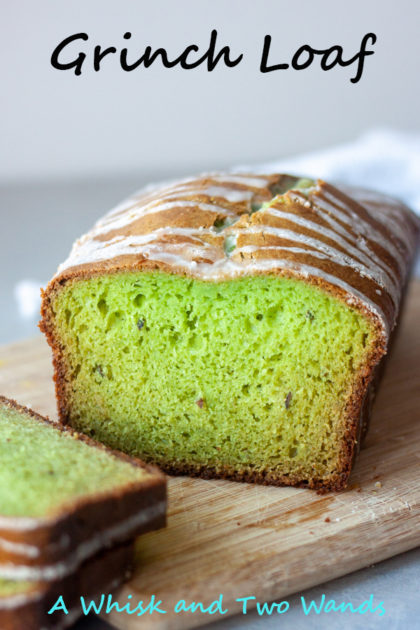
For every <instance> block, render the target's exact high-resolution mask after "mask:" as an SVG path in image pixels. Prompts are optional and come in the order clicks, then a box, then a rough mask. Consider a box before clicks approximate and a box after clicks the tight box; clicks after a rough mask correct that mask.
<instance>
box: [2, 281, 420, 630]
mask: <svg viewBox="0 0 420 630" xmlns="http://www.w3.org/2000/svg"><path fill="white" fill-rule="evenodd" d="M419 321H420V283H413V284H412V285H411V288H410V291H409V295H408V297H407V303H406V312H405V314H404V317H403V319H402V322H401V327H400V332H399V336H398V338H397V340H396V343H395V346H394V348H393V354H392V356H391V358H390V361H389V362H388V366H387V371H386V374H385V378H384V381H383V383H382V386H381V390H380V393H379V396H378V399H377V401H376V404H375V410H374V415H373V420H372V425H371V429H370V432H369V434H368V437H367V440H366V442H365V445H364V448H363V450H362V453H361V454H360V457H359V459H358V462H357V465H356V468H355V471H354V473H353V475H352V477H351V484H350V489H348V490H347V491H345V492H341V493H339V494H332V495H326V496H319V495H317V494H316V493H314V492H312V491H309V490H299V489H293V488H270V487H267V488H265V487H262V486H254V485H248V484H238V483H234V482H228V481H205V480H197V479H188V478H173V479H171V480H170V483H169V488H170V491H169V523H168V527H167V529H165V530H162V531H159V532H155V533H152V534H147V535H146V536H143V537H141V539H139V541H138V545H137V568H136V571H135V573H134V576H133V577H132V579H131V580H130V582H128V583H127V584H126V585H125V586H124V587H123V588H122V589H121V590H120V591H119V593H118V601H119V602H120V604H121V605H124V604H125V603H127V595H128V594H131V595H132V600H131V601H132V602H137V601H139V600H143V601H144V602H145V604H146V603H147V602H148V601H149V599H150V597H151V595H153V594H155V595H156V597H157V599H160V600H162V605H161V607H163V608H164V609H165V610H166V611H168V613H167V614H166V615H159V614H153V615H145V616H143V617H139V616H137V615H132V616H130V615H127V614H126V613H120V614H118V613H113V614H111V615H109V616H108V615H107V619H108V620H109V621H112V623H113V624H115V625H116V626H117V627H119V628H121V629H134V628H140V627H141V628H145V629H147V628H157V629H177V628H192V627H196V626H199V625H202V624H204V623H207V622H209V621H211V620H214V619H215V617H210V616H209V615H205V614H199V613H195V614H194V615H192V614H191V613H185V614H183V613H182V614H175V613H174V612H173V606H174V604H175V603H176V602H177V601H178V600H179V599H185V600H188V601H189V602H191V601H196V602H197V601H202V602H203V603H204V604H206V605H209V604H210V603H211V602H212V601H213V600H215V599H217V598H218V597H219V595H220V593H223V604H224V607H225V608H228V609H229V614H233V613H235V612H239V610H240V604H239V603H237V602H235V600H236V598H238V597H246V596H249V595H254V596H256V598H257V600H258V601H260V602H262V601H270V600H273V599H276V600H277V601H279V598H284V597H285V596H287V595H288V594H291V593H293V592H296V591H301V590H303V589H305V588H307V587H310V586H313V585H315V584H319V583H321V582H324V581H326V580H330V579H332V578H334V577H337V576H340V575H344V574H345V573H349V572H351V571H354V570H356V569H360V568H362V567H365V566H367V565H369V564H371V563H373V562H378V561H379V560H383V559H385V558H389V557H390V556H393V555H395V554H397V553H400V552H402V551H406V550H407V549H411V548H413V547H415V546H417V545H418V544H420V526H419V523H420V483H419V481H420V432H419V430H418V429H419V415H420V413H419V410H420V333H419ZM51 375H52V370H51V366H50V354H49V349H48V348H47V346H46V343H45V342H44V341H43V339H41V338H37V339H34V340H30V341H26V342H22V343H18V344H14V345H10V346H7V347H4V348H1V349H0V393H2V394H4V395H6V396H9V397H14V398H17V399H18V400H19V401H20V402H21V403H23V404H27V405H28V404H29V405H31V406H32V407H33V408H34V409H36V410H37V411H39V412H41V413H43V414H48V415H50V416H51V417H53V418H54V417H56V412H55V401H54V394H53V387H52V381H51ZM171 609H172V611H171ZM218 618H220V617H219V616H218Z"/></svg>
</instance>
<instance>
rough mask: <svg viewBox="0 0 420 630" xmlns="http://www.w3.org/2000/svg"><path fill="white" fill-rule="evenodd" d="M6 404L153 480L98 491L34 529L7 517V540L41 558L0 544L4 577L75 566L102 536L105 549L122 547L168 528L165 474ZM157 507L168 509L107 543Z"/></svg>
mask: <svg viewBox="0 0 420 630" xmlns="http://www.w3.org/2000/svg"><path fill="white" fill-rule="evenodd" d="M0 405H5V406H7V407H9V408H11V409H14V410H16V411H18V412H20V413H25V414H28V415H29V416H30V417H31V418H34V419H35V420H37V421H38V422H42V423H44V424H49V425H51V426H53V427H54V429H55V430H57V431H60V432H63V433H67V434H69V435H71V436H73V437H74V439H77V440H80V441H83V442H84V443H86V444H88V445H89V446H90V447H92V448H95V449H100V450H103V451H105V452H107V453H109V454H111V455H113V456H114V457H116V458H118V459H120V460H123V461H125V462H127V463H129V464H130V465H132V466H135V467H140V468H142V469H144V470H145V471H147V472H149V473H150V477H146V478H145V479H144V480H139V481H135V482H129V483H127V484H125V485H124V486H120V487H119V488H118V489H116V490H111V491H107V492H100V491H98V492H97V493H96V495H89V496H88V497H82V498H78V499H75V500H73V501H72V502H71V503H69V504H67V505H66V506H65V507H64V508H62V509H61V510H60V513H58V514H51V515H50V516H48V517H46V518H33V519H30V520H31V521H32V523H31V525H30V527H29V528H25V526H23V527H20V526H19V521H20V519H19V517H13V518H12V517H10V518H9V517H5V516H3V517H1V519H0V538H1V539H3V540H4V541H7V542H8V543H12V544H13V543H14V544H16V543H17V544H18V545H25V544H29V545H31V546H32V547H37V548H38V552H39V553H38V555H36V556H28V555H25V554H24V553H23V552H19V548H18V547H13V546H10V545H7V544H6V545H5V546H1V545H0V575H1V573H2V569H1V565H3V566H6V565H17V566H20V567H34V568H35V569H42V568H44V567H50V566H54V565H57V564H60V563H64V564H65V563H66V562H68V561H69V560H72V561H73V563H74V559H75V558H76V560H77V555H76V553H77V550H78V548H79V547H80V546H82V545H84V544H86V543H87V544H88V543H89V542H90V541H92V540H93V539H94V538H95V537H98V536H99V537H101V536H102V537H103V540H102V542H101V545H100V548H101V547H103V546H104V544H105V542H104V541H105V540H106V544H115V543H121V542H124V541H125V540H127V539H129V538H132V537H133V536H137V535H140V534H143V533H145V532H146V531H150V530H153V529H158V528H160V527H164V525H165V520H166V510H165V507H164V506H165V505H166V479H165V477H164V475H163V474H162V473H161V472H160V470H158V469H157V468H155V467H154V466H150V465H148V464H145V463H144V462H142V461H141V460H139V459H137V458H134V457H130V456H128V455H125V454H124V453H120V452H119V451H114V450H112V449H109V448H108V447H106V446H104V445H103V444H100V443H99V442H95V441H94V440H92V439H91V438H89V437H87V436H86V435H83V434H81V433H79V432H77V431H74V430H73V429H72V428H71V427H70V426H64V425H62V424H58V423H56V422H52V421H51V420H49V419H48V418H45V417H43V416H40V415H39V414H37V413H35V412H34V411H32V410H31V409H28V408H26V407H22V406H21V405H19V404H18V403H17V402H16V401H14V400H9V399H7V398H5V397H4V396H0ZM154 506H156V508H157V507H158V506H162V509H159V511H156V513H155V514H152V516H151V517H150V518H149V519H147V521H146V522H144V523H139V524H137V525H136V524H133V526H132V527H130V528H128V529H127V531H121V529H120V530H119V531H117V532H116V533H115V534H114V535H112V536H111V537H110V538H109V539H108V538H107V530H111V529H112V528H119V526H120V525H121V528H122V526H123V525H124V523H125V522H126V521H127V520H129V519H130V518H132V517H133V516H135V515H136V514H141V512H142V511H144V510H147V509H148V508H153V507H154ZM23 521H25V519H23ZM63 540H66V544H65V545H62V544H61V543H62V541H63ZM92 553H94V552H92ZM88 555H91V554H88ZM83 559H84V558H83Z"/></svg>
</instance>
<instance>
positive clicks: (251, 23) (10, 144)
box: [0, 0, 420, 182]
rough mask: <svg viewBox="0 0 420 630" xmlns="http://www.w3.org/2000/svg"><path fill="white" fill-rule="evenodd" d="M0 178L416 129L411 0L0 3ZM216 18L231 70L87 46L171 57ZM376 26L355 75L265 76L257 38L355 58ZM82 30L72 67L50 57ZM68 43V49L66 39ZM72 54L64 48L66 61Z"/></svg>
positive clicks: (245, 154)
mask: <svg viewBox="0 0 420 630" xmlns="http://www.w3.org/2000/svg"><path fill="white" fill-rule="evenodd" d="M1 9H2V17H1V26H0V28H1V38H0V76H1V90H2V99H1V114H2V115H1V116H0V137H1V139H2V141H1V143H0V163H1V169H0V178H1V179H3V180H9V179H15V180H16V179H17V180H18V181H19V182H20V181H22V179H23V178H24V179H27V178H44V179H50V178H52V177H70V176H79V175H81V176H91V175H103V174H109V175H115V174H117V173H118V174H125V173H126V172H127V171H129V170H130V171H135V172H141V171H143V170H147V171H148V172H150V171H153V172H159V171H160V170H161V169H164V170H172V169H173V168H174V165H176V166H177V168H180V169H185V170H187V171H188V170H190V171H191V170H193V171H196V170H201V169H203V168H209V167H212V168H213V167H218V168H220V167H224V166H226V165H229V164H232V163H235V162H252V161H256V160H263V161H267V160H269V159H276V158H278V157H281V156H283V155H287V154H291V153H298V152H301V151H303V150H307V149H312V148H319V147H321V146H326V145H328V144H331V143H333V142H337V141H339V140H348V139H351V138H353V137H354V136H355V135H356V134H358V133H359V132H361V131H362V130H364V129H367V128H370V127H371V126H373V125H375V126H378V125H379V126H380V125H392V126H396V127H399V128H405V129H414V128H417V129H419V128H420V121H419V115H418V102H419V92H420V83H419V80H418V76H419V68H418V61H419V50H420V48H419V38H418V25H419V17H420V3H419V2H418V0H398V2H396V1H395V0H352V2H344V1H341V2H337V0H258V1H257V0H176V1H171V0H153V1H149V2H146V1H142V0H89V1H88V2H86V0H72V1H71V2H64V1H63V0H37V1H36V2H34V1H33V0H1ZM212 28H217V30H218V31H219V42H220V44H230V45H231V47H232V52H233V54H234V55H236V54H238V53H239V52H243V53H244V59H243V61H242V62H241V64H240V65H239V66H237V67H236V68H233V69H227V68H224V67H222V66H220V67H217V68H216V69H215V70H214V71H213V72H212V73H210V74H209V73H208V72H207V71H206V69H205V67H202V66H200V67H199V68H197V69H195V70H189V71H185V70H182V69H179V68H175V69H171V70H168V69H165V68H162V67H160V66H159V65H156V66H155V65H153V66H152V67H151V68H149V69H147V70H145V69H138V70H135V71H133V72H131V73H126V72H123V71H122V70H121V68H120V67H119V66H118V59H117V56H116V55H114V56H110V57H107V58H105V59H104V62H103V68H102V69H101V71H100V72H98V73H95V72H94V70H93V69H92V51H93V48H94V46H95V45H96V44H102V45H103V46H110V45H115V46H116V47H117V48H119V47H120V46H122V45H124V44H125V43H126V42H125V40H124V39H123V34H124V32H125V31H126V30H130V31H131V32H132V34H133V36H132V39H131V41H130V42H129V43H128V46H129V49H130V51H132V55H131V58H135V57H136V51H142V50H144V47H145V46H146V45H148V44H150V45H152V46H154V47H157V46H164V47H165V48H166V49H167V50H168V52H169V51H172V52H173V55H176V54H179V53H180V52H181V51H182V50H183V48H184V47H185V46H186V45H188V44H191V43H194V42H196V43H197V44H198V45H199V46H200V49H205V47H206V46H207V45H208V42H209V36H210V31H211V29H212ZM371 31H372V32H374V33H375V34H376V35H377V37H378V41H377V43H376V44H375V46H374V50H375V54H374V55H373V56H371V57H368V58H367V59H366V63H365V70H364V74H363V77H362V79H361V81H360V82H359V83H357V84H356V85H354V84H352V83H351V82H350V77H352V76H354V72H355V68H354V67H353V66H351V67H349V68H334V69H333V70H331V71H329V72H323V71H321V70H320V69H319V62H317V63H314V64H313V65H312V66H311V67H310V68H309V69H307V70H303V71H300V72H297V71H293V70H290V69H289V70H287V71H278V72H272V73H269V74H265V75H264V74H261V73H260V72H259V61H260V56H261V51H262V45H263V39H264V35H265V34H267V33H269V34H271V35H272V37H273V43H272V55H273V56H272V59H273V62H284V61H289V60H290V59H291V56H292V54H293V53H294V52H295V51H296V50H297V49H298V47H299V46H301V45H302V44H306V43H309V44H311V45H312V46H314V47H317V48H325V47H329V46H331V45H332V44H340V45H342V46H343V48H344V56H345V57H346V58H349V57H351V56H353V55H354V54H355V53H356V52H357V51H358V50H359V47H360V42H361V39H362V37H363V35H364V34H366V33H368V32H371ZM77 32H86V33H88V35H89V38H90V39H89V41H88V42H87V43H83V42H82V44H83V46H82V49H83V50H85V51H86V52H87V53H88V57H87V59H86V61H85V64H86V66H85V69H84V71H83V74H82V76H80V77H75V76H74V74H73V73H72V72H70V71H66V72H64V71H57V70H54V69H53V68H52V67H51V65H50V56H51V53H52V51H53V49H54V47H55V46H56V45H57V44H58V43H59V42H60V41H61V40H62V39H64V38H65V37H67V36H68V35H71V34H73V33H77ZM72 50H74V51H76V50H78V48H77V46H76V45H74V48H73V49H72ZM68 59H69V60H70V49H69V57H68Z"/></svg>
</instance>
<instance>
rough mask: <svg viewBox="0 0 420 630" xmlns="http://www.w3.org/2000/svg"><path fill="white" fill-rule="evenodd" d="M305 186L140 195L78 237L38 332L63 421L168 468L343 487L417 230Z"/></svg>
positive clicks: (265, 180) (261, 184) (404, 213)
mask: <svg viewBox="0 0 420 630" xmlns="http://www.w3.org/2000/svg"><path fill="white" fill-rule="evenodd" d="M302 181H303V180H298V179H297V178H295V179H293V178H290V177H286V176H278V175H269V176H257V175H254V176H248V175H247V176H242V175H234V176H232V175H215V176H209V177H204V178H201V179H197V180H190V181H186V182H180V183H179V184H175V185H172V186H170V187H168V188H162V189H156V190H147V191H145V192H144V193H143V194H141V195H139V196H137V197H134V198H132V199H130V200H128V202H127V203H126V204H125V205H122V206H120V207H119V208H117V209H116V210H115V211H114V212H113V213H111V214H110V215H108V216H106V217H105V218H104V220H103V221H101V222H99V223H98V224H97V225H96V226H95V227H94V229H93V230H92V232H91V233H89V234H88V235H87V236H85V237H83V238H82V239H81V240H80V241H79V242H77V243H76V245H75V247H74V249H73V252H72V254H71V256H70V259H69V261H67V262H66V264H65V265H64V266H63V267H62V268H61V269H60V270H59V272H58V274H57V276H56V277H55V278H54V279H53V281H52V282H51V283H50V285H49V287H48V289H47V291H46V293H45V295H44V302H43V321H42V324H41V326H42V329H43V330H44V331H45V332H46V334H47V337H48V340H49V342H50V344H51V346H52V348H53V351H54V361H55V369H56V382H57V395H58V402H59V411H60V416H61V418H62V420H63V421H64V422H69V423H70V424H71V425H72V426H74V427H76V428H77V429H79V430H82V431H84V432H86V433H88V434H90V435H91V436H94V437H95V438H96V439H99V440H100V441H102V442H104V443H105V444H108V445H110V446H112V447H117V448H120V449H122V450H124V451H126V452H127V453H130V454H133V455H139V456H142V457H143V458H145V459H146V460H147V461H151V462H155V463H157V464H159V465H160V466H162V467H163V468H164V469H165V470H167V471H169V472H173V473H188V474H193V475H194V474H199V475H201V476H205V477H210V476H216V477H228V478H232V479H238V480H251V481H258V482H263V483H275V484H292V485H307V486H310V487H316V488H321V489H333V488H336V489H339V488H341V487H343V486H344V485H345V483H346V482H347V479H348V476H349V473H350V470H351V464H352V461H353V459H354V454H355V452H356V451H357V450H358V448H359V443H360V438H361V433H362V428H363V426H362V425H363V423H364V422H365V420H366V414H364V411H366V401H368V400H369V399H370V398H371V383H372V380H373V377H374V374H375V366H376V365H377V364H378V362H379V360H380V358H381V357H382V356H383V355H384V353H385V351H386V347H387V343H388V338H389V333H390V330H391V329H392V327H393V325H394V322H395V318H396V314H397V312H398V305H399V300H400V296H401V288H402V286H403V284H404V279H405V276H406V272H407V269H408V266H409V261H410V259H411V257H412V254H413V250H414V241H415V233H416V230H417V227H416V224H415V221H414V219H413V218H412V216H411V215H410V213H409V211H408V210H407V209H406V208H405V207H403V206H402V205H401V204H398V203H397V202H392V201H389V200H388V201H387V202H385V201H383V200H382V201H381V198H378V199H379V201H378V200H377V199H376V198H375V199H376V200H375V199H374V201H365V202H363V204H364V205H363V204H362V202H360V201H358V200H357V199H356V200H355V199H353V198H352V197H350V196H348V195H347V194H346V193H344V192H340V191H338V190H337V189H335V188H333V187H328V186H327V185H326V184H324V183H323V182H311V181H307V180H305V182H304V185H302V183H299V182H302ZM293 186H294V187H293ZM357 194H358V195H359V197H360V191H359V193H357ZM349 195H350V193H349ZM328 204H329V205H328ZM375 204H379V205H380V206H381V212H384V213H385V215H386V212H388V215H386V216H387V217H388V219H389V221H390V222H392V221H394V222H396V219H394V217H395V214H396V213H397V214H398V213H399V215H398V216H399V218H398V222H399V223H398V225H399V232H398V234H399V236H398V238H397V237H393V236H392V235H391V233H390V231H389V230H388V231H387V228H386V227H385V225H384V222H383V220H382V221H381V220H376V219H375V218H374V209H375ZM391 214H392V217H391ZM397 241H398V243H397ZM385 245H387V246H388V251H386V248H385ZM347 248H348V249H347ZM393 257H395V258H393Z"/></svg>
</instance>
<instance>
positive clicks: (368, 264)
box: [40, 174, 419, 490]
mask: <svg viewBox="0 0 420 630" xmlns="http://www.w3.org/2000/svg"><path fill="white" fill-rule="evenodd" d="M296 180H297V178H293V177H291V176H289V175H279V174H269V175H253V174H235V175H232V174H218V175H217V174H216V175H209V176H203V177H201V178H197V179H193V180H186V181H183V182H179V183H175V184H172V185H170V186H167V187H160V188H157V189H152V190H147V191H145V192H143V193H140V194H139V195H138V196H135V197H133V198H131V199H129V200H128V201H127V202H126V203H125V204H122V205H121V206H120V207H119V208H117V210H115V211H114V212H112V213H110V214H109V215H107V216H106V217H104V219H103V220H102V221H100V222H99V223H98V224H97V225H96V226H95V227H94V228H93V230H92V231H91V232H90V233H88V234H87V235H86V236H84V237H83V238H82V239H80V241H78V242H77V243H76V244H75V246H74V248H73V251H72V254H71V255H70V258H69V259H68V260H67V261H66V263H64V265H62V266H61V267H60V269H59V272H58V274H57V275H56V276H55V277H54V278H53V280H52V281H51V282H50V283H49V285H48V287H47V289H46V291H45V292H43V302H42V320H41V324H40V327H41V330H42V331H43V332H44V333H45V335H46V337H47V340H48V342H49V344H50V346H51V348H52V351H53V362H54V368H55V376H54V378H55V383H56V393H57V400H58V408H59V415H60V418H61V420H62V421H63V422H65V423H66V422H70V421H71V412H70V408H69V402H68V397H67V393H66V374H67V369H66V365H65V360H64V356H63V348H62V347H61V345H60V339H59V338H56V337H55V334H54V314H53V311H52V307H51V302H52V300H53V299H54V297H55V295H56V294H57V292H59V291H60V289H61V287H62V286H64V285H65V284H67V283H71V282H77V281H80V280H83V279H87V278H90V277H93V276H99V275H104V274H118V273H124V272H133V271H151V270H152V271H164V272H167V273H174V274H178V275H184V276H191V277H194V278H199V279H204V280H208V281H216V282H217V281H221V280H226V279H231V278H234V277H240V276H249V275H268V274H270V275H281V276H285V277H292V278H298V279H300V280H302V281H304V282H306V283H308V284H312V285H315V286H317V287H319V288H320V289H321V290H323V291H324V292H327V293H329V294H330V295H333V296H334V297H335V298H337V299H339V300H341V301H343V302H346V303H347V304H349V305H350V306H351V307H352V308H355V309H357V310H358V311H359V312H361V313H362V314H363V315H364V316H365V317H367V318H368V319H369V320H370V322H371V323H372V325H373V326H374V328H375V330H376V344H375V348H374V349H373V351H372V353H371V356H370V357H369V359H368V361H367V363H366V365H365V366H364V367H363V369H362V370H361V372H360V373H359V374H358V375H357V377H356V379H355V382H356V385H355V387H354V390H353V392H352V393H351V396H350V398H349V400H348V402H347V407H346V410H345V414H344V416H345V417H344V418H343V424H344V438H343V442H342V446H341V455H340V466H339V469H338V470H337V471H336V473H335V474H334V475H333V476H332V477H331V478H329V479H317V478H316V477H315V476H313V477H311V478H309V479H301V478H299V479H298V478H292V477H285V476H281V475H280V476H279V475H277V473H275V472H274V471H271V472H270V471H266V472H264V473H261V472H256V471H254V470H252V469H249V470H244V471H242V472H238V471H234V470H227V469H226V468H220V469H217V470H216V469H209V468H207V467H200V466H190V465H189V464H186V463H179V464H177V465H176V466H175V465H168V466H164V467H165V470H166V471H167V472H170V473H173V474H190V475H199V476H206V477H224V478H229V479H236V480H248V481H254V482H257V483H270V484H275V485H285V484H286V485H301V486H306V487H312V488H317V489H319V490H340V489H342V488H343V487H345V484H346V483H347V479H348V477H349V474H350V471H351V467H352V462H353V460H354V457H355V453H356V451H357V450H358V448H359V446H360V440H361V435H362V425H363V423H365V424H366V422H365V420H363V419H362V417H363V416H364V417H366V415H367V411H366V409H367V407H369V404H370V403H369V401H370V402H371V399H372V396H373V395H372V391H373V386H371V387H370V383H371V381H372V379H373V375H374V371H375V367H376V366H377V364H378V363H379V361H380V359H381V357H383V356H384V355H385V353H386V351H387V345H388V341H389V336H390V332H391V331H392V329H393V327H394V324H395V321H396V317H397V314H398V310H399V306H400V301H401V295H402V292H403V289H404V287H405V285H406V279H407V276H408V271H409V268H410V266H411V262H412V260H413V257H414V252H415V249H416V245H417V241H418V233H419V221H418V219H417V217H415V215H413V213H411V211H410V210H409V209H408V208H407V207H406V206H404V204H402V203H400V202H399V201H396V200H394V199H391V198H388V197H384V196H383V195H380V194H377V193H371V192H368V191H363V190H358V189H352V188H347V187H340V188H337V187H334V186H331V185H330V184H327V183H326V182H323V181H320V180H318V181H317V182H315V184H314V185H313V186H312V187H309V188H308V189H305V190H301V189H293V186H292V189H291V190H289V191H288V192H286V193H285V194H281V196H280V197H275V193H276V191H278V190H280V191H281V190H282V189H284V187H285V186H286V185H289V184H290V183H291V182H292V183H293V181H294V182H295V183H296ZM267 202H268V203H269V205H268V206H262V207H260V208H259V209H258V210H257V211H254V210H255V204H257V206H261V204H263V203H267ZM230 237H233V238H234V239H235V249H234V250H233V251H232V252H231V253H228V252H227V251H226V242H227V239H228V238H230ZM365 408H366V409H365ZM159 464H160V465H162V463H161V462H159Z"/></svg>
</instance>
